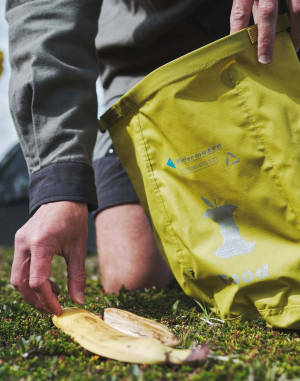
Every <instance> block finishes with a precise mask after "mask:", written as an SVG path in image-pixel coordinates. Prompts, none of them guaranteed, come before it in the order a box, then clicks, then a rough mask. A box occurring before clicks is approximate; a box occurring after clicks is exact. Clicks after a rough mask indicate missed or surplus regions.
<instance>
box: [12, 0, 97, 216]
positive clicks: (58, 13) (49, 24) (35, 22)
mask: <svg viewBox="0 0 300 381" xmlns="http://www.w3.org/2000/svg"><path fill="white" fill-rule="evenodd" d="M101 3H102V2H101V1H100V0H84V1H82V0H34V1H32V0H31V1H29V0H27V1H26V0H15V1H13V0H9V1H7V20H8V23H9V39H10V59H11V67H12V77H11V85H10V107H11V112H12V116H13V119H14V122H15V126H16V129H17V132H18V135H19V137H20V141H21V145H22V149H23V152H24V155H25V158H26V161H27V165H28V168H29V172H30V174H31V185H30V188H31V189H30V193H31V200H30V201H31V211H34V210H35V209H36V208H37V207H39V206H40V205H41V204H43V203H45V202H49V201H58V200H72V201H82V202H86V203H88V204H90V206H91V207H92V206H93V204H95V203H96V196H95V192H94V184H93V172H92V168H91V154H92V150H93V146H94V143H95V139H96V134H97V98H96V91H95V81H96V78H97V76H98V67H97V59H96V51H95V45H94V39H95V36H96V33H97V28H98V17H99V12H100V6H101ZM51 198H52V199H51Z"/></svg>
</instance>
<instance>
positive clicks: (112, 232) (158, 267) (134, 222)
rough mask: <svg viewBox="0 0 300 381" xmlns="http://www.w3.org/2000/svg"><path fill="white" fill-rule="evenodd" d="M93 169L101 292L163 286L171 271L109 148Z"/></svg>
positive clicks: (129, 185) (120, 167) (135, 196)
mask: <svg viewBox="0 0 300 381" xmlns="http://www.w3.org/2000/svg"><path fill="white" fill-rule="evenodd" d="M93 165H94V171H95V179H96V187H97V196H98V204H99V209H98V210H97V211H96V217H95V225H96V241H97V253H98V262H99V268H100V274H101V281H102V285H103V287H104V290H105V291H107V292H115V293H117V292H118V291H119V290H120V288H121V287H122V286H124V287H125V288H126V289H128V290H133V289H142V288H145V287H151V286H156V287H158V288H161V287H163V286H165V285H166V284H167V283H168V282H169V281H170V280H171V279H172V273H171V270H170V269H169V267H168V265H167V264H166V263H165V261H164V259H163V258H162V256H161V255H160V253H159V251H158V249H157V247H156V243H155V240H154V235H153V231H152V228H151V225H150V223H149V220H148V218H147V216H146V214H145V212H144V210H143V208H142V207H141V205H140V204H139V203H138V202H139V201H138V198H137V195H136V193H135V191H134V189H133V186H132V184H131V182H130V180H129V178H128V176H127V173H126V172H125V170H124V168H123V166H122V165H121V163H120V159H119V158H118V156H117V155H116V154H115V152H114V150H113V147H112V146H111V147H109V148H108V149H107V152H106V153H105V155H104V157H101V158H99V159H97V160H95V161H94V164H93Z"/></svg>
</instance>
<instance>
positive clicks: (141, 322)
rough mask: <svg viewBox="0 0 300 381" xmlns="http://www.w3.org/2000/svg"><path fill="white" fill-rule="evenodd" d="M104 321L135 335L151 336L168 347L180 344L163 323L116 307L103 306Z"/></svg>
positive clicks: (119, 329)
mask: <svg viewBox="0 0 300 381" xmlns="http://www.w3.org/2000/svg"><path fill="white" fill-rule="evenodd" d="M103 318H104V322H105V323H106V324H108V325H110V326H111V327H113V328H115V329H117V330H118V331H121V332H123V333H126V334H127V335H130V336H135V337H151V338H153V339H157V340H159V341H160V342H161V343H163V344H165V345H168V346H169V347H175V346H177V345H179V344H180V341H179V340H178V339H177V337H176V336H175V335H174V334H173V333H172V332H170V331H169V330H168V329H167V328H166V327H165V326H164V325H162V324H160V323H157V322H156V321H154V320H151V319H147V318H144V317H142V316H138V315H135V314H133V313H131V312H128V311H125V310H120V309H118V308H105V310H104V316H103Z"/></svg>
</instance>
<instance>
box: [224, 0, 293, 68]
mask: <svg viewBox="0 0 300 381" xmlns="http://www.w3.org/2000/svg"><path fill="white" fill-rule="evenodd" d="M289 1H290V3H291V4H292V3H293V2H294V4H293V7H296V8H297V9H298V5H299V2H300V0H289ZM296 3H298V4H297V5H295V4H296ZM252 12H253V17H254V21H255V23H257V24H258V51H257V54H258V61H259V62H260V63H262V64H268V63H270V62H271V61H272V57H273V48H274V40H275V33H276V24H277V15H278V0H234V1H233V5H232V10H231V15H230V32H231V33H234V32H237V31H239V30H240V29H243V28H246V27H247V26H248V25H249V20H250V16H251V13H252ZM294 13H295V12H294ZM295 23H298V24H297V27H295V28H294V30H295V32H294V39H295V40H297V41H298V37H299V34H298V32H297V29H298V28H299V15H298V16H297V17H296V16H295Z"/></svg>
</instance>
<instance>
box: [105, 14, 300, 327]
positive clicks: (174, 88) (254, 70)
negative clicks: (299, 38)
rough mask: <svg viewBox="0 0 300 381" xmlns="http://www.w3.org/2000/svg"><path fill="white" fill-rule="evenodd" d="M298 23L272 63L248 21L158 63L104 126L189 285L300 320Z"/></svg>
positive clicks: (208, 298) (279, 320)
mask: <svg viewBox="0 0 300 381" xmlns="http://www.w3.org/2000/svg"><path fill="white" fill-rule="evenodd" d="M287 23H288V20H287V17H286V16H285V17H282V18H281V19H280V21H279V25H278V33H277V36H276V42H275V51H274V60H273V63H272V64H270V65H260V64H258V63H257V46H256V45H255V44H253V39H252V37H253V36H255V33H253V30H252V31H251V33H248V30H247V29H245V30H242V31H240V32H238V33H236V34H234V35H232V36H228V37H225V38H223V39H221V40H218V41H216V42H214V43H212V44H210V45H207V46H205V47H203V48H201V49H198V50H196V51H194V52H191V53H190V54H188V55H185V56H183V57H181V58H179V59H177V60H175V61H172V62H171V63H169V64H167V65H164V66H162V67H161V68H159V69H157V70H156V71H154V72H152V73H151V74H150V75H148V76H147V77H146V78H145V79H144V80H142V81H141V82H140V83H139V84H138V85H137V86H135V87H134V88H133V89H132V90H131V91H129V92H128V93H127V94H126V95H125V96H124V97H122V98H121V99H120V101H119V102H118V103H116V104H115V105H114V106H112V108H111V109H109V110H108V111H107V112H106V114H104V116H103V117H102V119H101V121H100V128H101V129H102V130H103V129H105V128H107V127H108V126H109V130H110V133H111V136H112V139H113V142H114V145H115V148H116V150H117V153H118V154H119V156H120V158H121V161H122V162H123V164H124V166H125V168H126V170H127V172H128V174H129V176H130V178H131V180H132V182H133V184H134V186H135V188H136V191H137V193H138V195H139V198H140V200H141V202H142V204H143V205H144V207H145V209H146V211H147V212H148V213H149V211H150V213H149V214H151V218H152V221H153V225H154V227H155V231H156V234H157V241H158V244H159V246H160V248H161V250H162V252H163V253H164V256H165V258H166V261H167V262H168V263H169V265H170V267H171V269H172V271H173V273H174V275H175V277H176V279H177V281H178V282H179V284H180V285H181V287H182V288H183V290H184V291H185V293H186V294H187V295H190V296H191V297H192V298H194V299H197V300H200V301H204V302H206V303H209V304H210V305H211V306H212V309H213V310H214V311H215V312H217V313H218V314H219V315H220V316H221V317H222V318H225V319H229V318H250V319H251V318H256V317H258V316H259V315H261V316H263V317H264V318H265V320H266V321H267V322H268V323H269V324H271V325H273V326H277V327H283V328H300V244H299V240H300V86H299V84H300V63H299V61H298V58H297V56H296V52H295V49H294V47H293V45H292V42H291V40H290V37H289V34H288V32H287V31H286V30H285V29H286V27H287Z"/></svg>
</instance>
